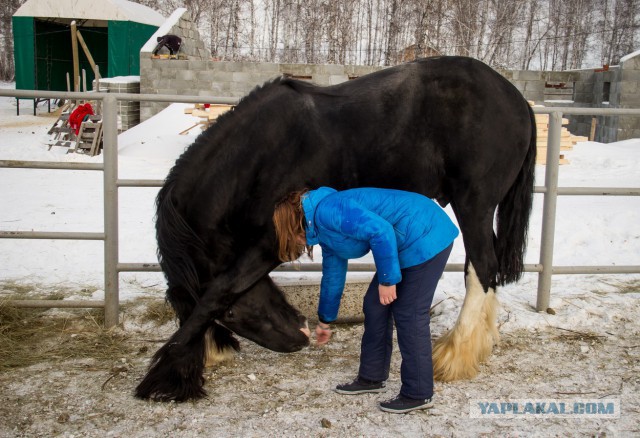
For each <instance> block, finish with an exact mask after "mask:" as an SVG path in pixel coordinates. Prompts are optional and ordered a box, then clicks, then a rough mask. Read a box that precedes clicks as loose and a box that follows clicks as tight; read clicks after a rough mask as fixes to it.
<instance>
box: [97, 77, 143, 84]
mask: <svg viewBox="0 0 640 438" xmlns="http://www.w3.org/2000/svg"><path fill="white" fill-rule="evenodd" d="M100 82H101V83H103V84H137V83H138V82H140V76H115V77H113V78H104V79H100Z"/></svg>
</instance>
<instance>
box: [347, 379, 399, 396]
mask: <svg viewBox="0 0 640 438" xmlns="http://www.w3.org/2000/svg"><path fill="white" fill-rule="evenodd" d="M386 390H387V388H386V383H385V382H374V381H371V380H366V379H361V378H360V377H357V378H356V380H354V381H353V382H351V383H343V384H341V385H338V386H336V392H337V393H338V394H365V393H368V392H373V393H376V392H385V391H386Z"/></svg>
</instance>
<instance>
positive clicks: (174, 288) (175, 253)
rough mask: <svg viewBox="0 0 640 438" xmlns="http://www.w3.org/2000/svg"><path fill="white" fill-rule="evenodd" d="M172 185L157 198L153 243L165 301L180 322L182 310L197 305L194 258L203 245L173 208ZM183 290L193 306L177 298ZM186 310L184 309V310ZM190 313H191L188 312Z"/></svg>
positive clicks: (198, 280)
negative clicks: (161, 272) (176, 314)
mask: <svg viewBox="0 0 640 438" xmlns="http://www.w3.org/2000/svg"><path fill="white" fill-rule="evenodd" d="M172 193H173V184H172V183H171V181H170V180H169V181H167V183H166V184H165V185H164V186H163V187H162V189H160V191H159V192H158V196H157V198H156V239H157V242H158V260H159V262H160V266H161V267H162V271H163V272H164V275H165V277H166V279H167V283H168V284H169V288H168V289H167V300H168V301H169V302H170V303H171V305H172V306H173V307H174V309H175V310H176V313H178V317H179V318H180V319H181V320H182V319H183V318H184V317H185V316H187V315H184V314H183V313H184V312H183V311H182V310H183V309H182V307H183V306H186V307H188V308H190V309H191V308H192V307H193V305H194V304H195V303H198V301H199V296H200V294H199V292H200V279H199V276H198V270H197V268H196V262H195V258H196V257H198V256H199V255H201V254H204V247H205V245H204V242H203V241H202V239H200V237H198V235H197V234H196V233H195V231H194V230H193V229H192V228H191V227H190V226H189V224H188V223H187V221H186V220H185V218H184V217H183V215H182V214H181V213H180V212H179V211H178V209H177V208H176V204H175V202H174V200H173V197H172ZM181 290H186V291H187V292H188V293H189V295H190V296H191V298H193V302H192V303H188V304H187V303H185V302H184V301H185V299H187V300H188V298H187V297H183V296H178V295H179V291H181ZM184 310H186V309H184ZM189 313H190V312H189Z"/></svg>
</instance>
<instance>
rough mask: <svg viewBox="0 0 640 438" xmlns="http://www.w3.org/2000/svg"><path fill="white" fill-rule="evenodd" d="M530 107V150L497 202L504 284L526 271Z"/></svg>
mask: <svg viewBox="0 0 640 438" xmlns="http://www.w3.org/2000/svg"><path fill="white" fill-rule="evenodd" d="M527 107H528V108H529V116H530V118H531V137H530V140H529V150H528V151H527V155H526V157H525V159H524V162H523V163H522V167H521V168H520V172H519V173H518V176H517V177H516V180H515V181H514V183H513V185H512V186H511V188H509V191H508V192H507V194H506V195H505V197H504V198H503V199H502V201H500V203H499V204H498V213H497V225H496V228H497V229H496V235H497V236H496V244H495V248H496V256H497V258H498V278H497V281H498V284H500V285H501V286H504V285H505V284H508V283H513V282H514V281H518V280H519V279H520V277H522V272H523V271H524V252H525V250H526V247H527V232H528V229H529V216H530V215H531V206H532V204H533V188H534V180H535V166H536V122H535V115H534V113H533V109H532V108H531V106H529V105H527Z"/></svg>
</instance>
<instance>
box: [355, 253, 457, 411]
mask: <svg viewBox="0 0 640 438" xmlns="http://www.w3.org/2000/svg"><path fill="white" fill-rule="evenodd" d="M452 246H453V244H452V245H449V247H447V248H446V249H444V250H443V251H442V252H440V253H439V254H437V255H436V256H435V257H433V258H432V259H430V260H427V261H426V262H424V263H421V264H419V265H416V266H412V267H410V268H405V269H402V270H401V272H402V281H401V282H400V283H398V284H397V285H396V294H397V299H396V300H395V301H394V302H393V303H391V304H390V305H388V306H383V305H382V304H381V303H380V296H379V293H378V275H377V274H376V275H375V276H374V277H373V280H372V281H371V284H370V285H369V289H368V290H367V293H366V294H365V297H364V304H363V311H364V334H363V336H362V347H361V353H360V371H359V373H358V374H359V376H360V377H361V378H363V379H367V380H372V381H377V382H379V381H383V380H387V379H388V378H389V366H390V364H391V351H392V347H393V325H394V321H395V326H396V329H397V331H398V346H399V347H400V354H401V355H402V366H401V368H400V378H401V380H402V387H401V388H400V394H401V395H403V396H405V397H410V398H414V399H428V398H431V397H432V396H433V364H432V359H431V330H430V329H429V323H430V318H429V310H430V309H431V302H432V301H433V295H434V293H435V291H436V286H437V285H438V281H439V280H440V277H441V276H442V272H443V271H444V267H445V265H446V264H447V260H448V259H449V254H451V248H452Z"/></svg>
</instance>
